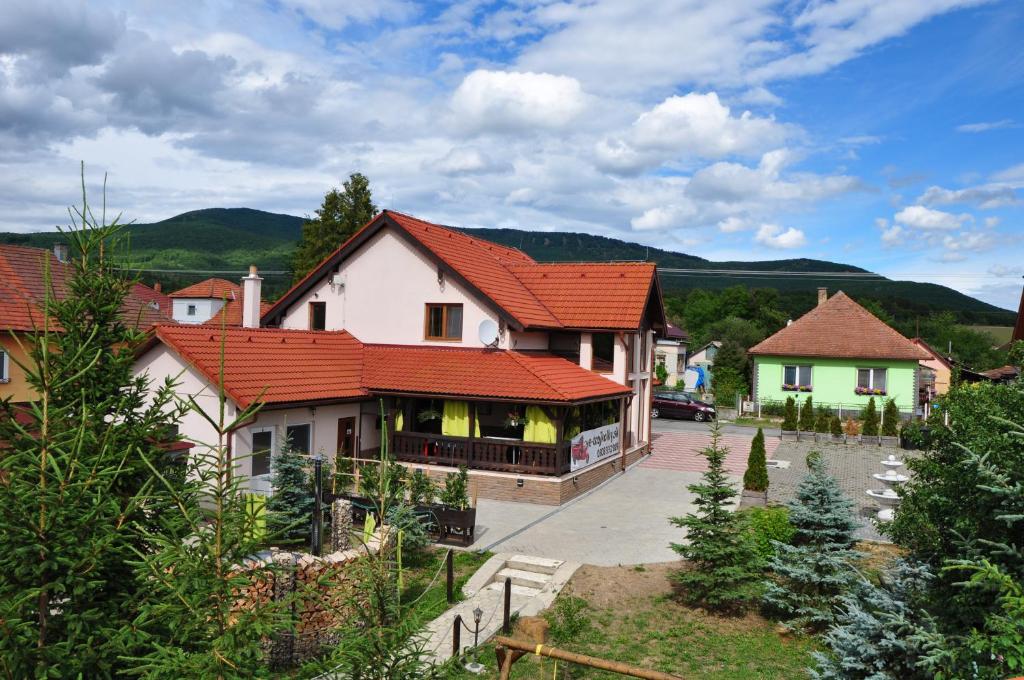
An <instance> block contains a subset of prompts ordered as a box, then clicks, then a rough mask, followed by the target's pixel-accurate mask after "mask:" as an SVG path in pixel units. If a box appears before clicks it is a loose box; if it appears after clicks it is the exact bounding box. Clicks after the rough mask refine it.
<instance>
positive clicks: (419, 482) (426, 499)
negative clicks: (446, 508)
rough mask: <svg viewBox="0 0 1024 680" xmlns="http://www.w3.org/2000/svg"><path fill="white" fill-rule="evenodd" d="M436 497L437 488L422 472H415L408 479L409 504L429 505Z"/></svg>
mask: <svg viewBox="0 0 1024 680" xmlns="http://www.w3.org/2000/svg"><path fill="white" fill-rule="evenodd" d="M436 495H437V486H436V485H435V484H434V482H432V481H431V480H430V477H429V476H428V475H427V474H426V473H425V472H423V470H415V471H413V473H412V475H411V476H410V477H409V503H410V504H411V505H430V504H431V503H433V502H434V497H435V496H436Z"/></svg>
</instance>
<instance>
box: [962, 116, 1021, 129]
mask: <svg viewBox="0 0 1024 680" xmlns="http://www.w3.org/2000/svg"><path fill="white" fill-rule="evenodd" d="M1011 127H1017V124H1016V123H1014V122H1013V121H1012V120H1011V119H1009V118H1004V119H1002V120H993V121H990V122H986V123H967V124H965V125H957V126H956V131H957V132H969V133H978V132H988V131H990V130H1001V129H1003V128H1011Z"/></svg>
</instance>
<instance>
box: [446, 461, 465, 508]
mask: <svg viewBox="0 0 1024 680" xmlns="http://www.w3.org/2000/svg"><path fill="white" fill-rule="evenodd" d="M440 501H441V505H443V506H445V507H446V508H451V509H453V510H465V509H466V508H468V507H469V470H468V469H467V468H466V466H465V465H460V466H459V471H458V472H449V473H448V476H447V477H445V479H444V491H442V492H441V498H440Z"/></svg>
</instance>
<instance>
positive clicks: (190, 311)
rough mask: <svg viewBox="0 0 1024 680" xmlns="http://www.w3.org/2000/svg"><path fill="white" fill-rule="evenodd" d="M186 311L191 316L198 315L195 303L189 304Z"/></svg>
mask: <svg viewBox="0 0 1024 680" xmlns="http://www.w3.org/2000/svg"><path fill="white" fill-rule="evenodd" d="M185 313H186V314H188V315H189V316H195V315H196V306H195V305H189V306H188V311H186V312H185Z"/></svg>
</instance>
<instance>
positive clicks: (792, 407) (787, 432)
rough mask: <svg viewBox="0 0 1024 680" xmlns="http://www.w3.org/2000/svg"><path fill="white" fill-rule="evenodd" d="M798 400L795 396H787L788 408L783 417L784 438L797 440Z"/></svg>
mask: <svg viewBox="0 0 1024 680" xmlns="http://www.w3.org/2000/svg"><path fill="white" fill-rule="evenodd" d="M796 426H797V425H796V402H795V401H794V400H793V397H786V408H785V411H783V418H782V439H783V440H784V441H796V437H797V435H796Z"/></svg>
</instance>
